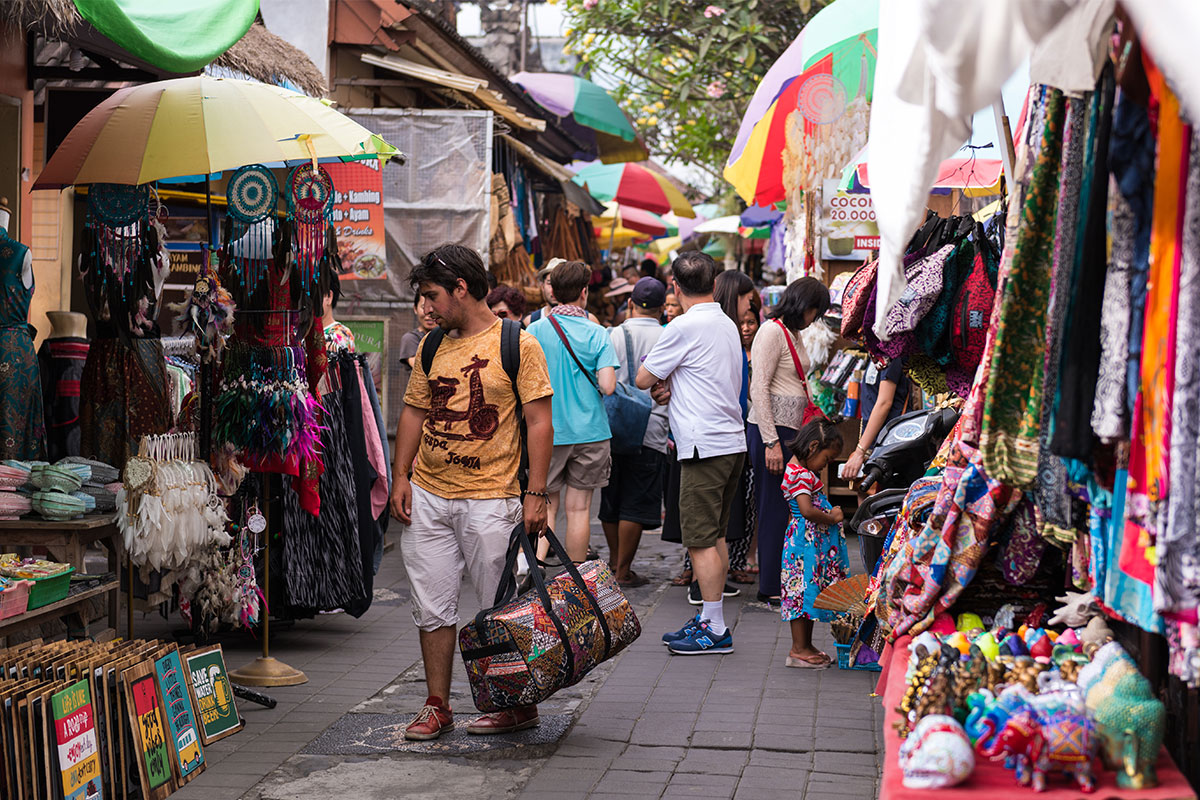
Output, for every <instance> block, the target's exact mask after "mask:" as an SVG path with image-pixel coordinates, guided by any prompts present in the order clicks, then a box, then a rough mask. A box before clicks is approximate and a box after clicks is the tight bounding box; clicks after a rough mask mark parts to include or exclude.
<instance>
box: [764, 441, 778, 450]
mask: <svg viewBox="0 0 1200 800" xmlns="http://www.w3.org/2000/svg"><path fill="white" fill-rule="evenodd" d="M777 444H779V440H778V439H776V440H775V441H773V442H763V447H765V448H767V449H768V450H770V449H771V448H772V447H774V446H775V445H777Z"/></svg>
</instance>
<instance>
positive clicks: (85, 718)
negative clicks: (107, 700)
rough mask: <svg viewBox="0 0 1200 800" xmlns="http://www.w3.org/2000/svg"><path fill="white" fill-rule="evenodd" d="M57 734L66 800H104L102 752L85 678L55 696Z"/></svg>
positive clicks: (52, 699) (55, 727) (53, 698)
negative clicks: (97, 741)
mask: <svg viewBox="0 0 1200 800" xmlns="http://www.w3.org/2000/svg"><path fill="white" fill-rule="evenodd" d="M50 700H51V703H52V705H53V707H54V735H55V741H56V743H57V745H58V763H59V767H60V768H61V770H62V792H63V794H62V796H63V797H64V798H66V800H93V799H94V800H101V798H103V792H102V791H101V789H100V787H101V785H102V784H103V781H102V780H101V776H100V754H99V751H98V749H97V746H96V726H95V716H94V715H93V713H92V696H91V691H90V689H89V688H88V682H87V681H86V680H82V681H79V682H78V683H76V684H74V685H73V686H70V687H69V688H67V689H64V690H63V691H61V692H59V693H58V694H55V695H53V696H52V697H51V698H50Z"/></svg>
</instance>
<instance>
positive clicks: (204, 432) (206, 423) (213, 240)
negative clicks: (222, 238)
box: [197, 173, 219, 461]
mask: <svg viewBox="0 0 1200 800" xmlns="http://www.w3.org/2000/svg"><path fill="white" fill-rule="evenodd" d="M204 208H205V213H206V214H207V215H208V242H209V246H207V247H204V248H203V250H202V251H201V258H203V259H204V263H203V264H202V265H201V266H202V268H203V267H207V266H208V265H209V258H215V257H216V252H217V250H216V248H217V240H218V237H217V232H216V231H215V230H214V224H213V204H212V176H211V175H209V174H207V173H206V174H205V175H204ZM210 251H211V252H210ZM218 335H219V334H218ZM212 368H213V364H212V352H211V350H209V351H206V352H204V353H201V355H200V385H199V386H198V387H197V388H198V390H199V392H200V458H201V459H202V460H204V461H208V459H209V456H211V455H212V437H211V435H210V434H209V431H211V430H212V392H211V391H210V388H211V387H212Z"/></svg>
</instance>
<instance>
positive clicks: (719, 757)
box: [675, 747, 749, 775]
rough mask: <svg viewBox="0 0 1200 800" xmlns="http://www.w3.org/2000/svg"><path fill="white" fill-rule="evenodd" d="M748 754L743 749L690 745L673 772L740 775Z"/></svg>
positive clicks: (679, 773) (678, 773) (677, 773)
mask: <svg viewBox="0 0 1200 800" xmlns="http://www.w3.org/2000/svg"><path fill="white" fill-rule="evenodd" d="M748 759H749V754H747V753H746V751H745V750H712V749H706V748H700V747H692V748H690V749H689V750H688V754H687V756H686V757H685V758H684V759H683V760H682V761H680V762H679V766H678V767H676V768H675V774H676V775H681V774H685V775H686V774H693V775H741V774H742V768H743V767H745V766H746V761H747V760H748Z"/></svg>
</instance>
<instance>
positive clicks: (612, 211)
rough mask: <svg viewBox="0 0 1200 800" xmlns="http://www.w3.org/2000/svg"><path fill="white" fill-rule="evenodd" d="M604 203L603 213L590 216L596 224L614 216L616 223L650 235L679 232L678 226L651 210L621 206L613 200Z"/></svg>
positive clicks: (603, 222)
mask: <svg viewBox="0 0 1200 800" xmlns="http://www.w3.org/2000/svg"><path fill="white" fill-rule="evenodd" d="M605 205H606V206H607V208H606V209H605V211H604V213H603V214H601V215H600V216H598V217H592V221H593V222H595V223H596V224H597V225H600V224H606V222H607V221H608V220H612V219H613V218H616V220H617V224H618V225H620V226H622V227H625V228H629V229H630V230H635V231H641V232H642V233H648V234H650V235H651V236H656V237H657V236H675V235H676V234H678V233H679V228H678V226H676V225H672V224H670V223H668V222H667V221H666V220H665V219H663V218H662V217H660V216H659V215H658V214H655V213H653V212H651V211H643V210H642V209H640V208H633V207H632V206H627V207H625V208H621V207H620V206H619V205H617V204H616V203H613V202H609V203H606V204H605Z"/></svg>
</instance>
